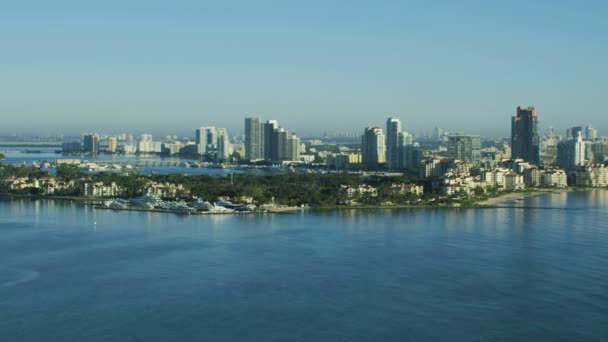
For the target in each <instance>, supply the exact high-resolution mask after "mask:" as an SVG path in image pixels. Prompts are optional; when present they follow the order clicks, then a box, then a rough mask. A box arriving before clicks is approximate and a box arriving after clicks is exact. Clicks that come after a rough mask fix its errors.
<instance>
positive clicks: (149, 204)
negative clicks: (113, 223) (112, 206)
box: [129, 191, 163, 209]
mask: <svg viewBox="0 0 608 342" xmlns="http://www.w3.org/2000/svg"><path fill="white" fill-rule="evenodd" d="M162 202H163V201H162V200H161V199H160V198H158V197H156V196H152V194H151V193H150V192H149V191H148V193H147V194H145V195H143V196H141V197H135V198H131V199H130V200H129V203H131V204H132V205H133V206H135V207H139V208H145V209H154V208H156V207H158V206H159V205H160V204H161V203H162Z"/></svg>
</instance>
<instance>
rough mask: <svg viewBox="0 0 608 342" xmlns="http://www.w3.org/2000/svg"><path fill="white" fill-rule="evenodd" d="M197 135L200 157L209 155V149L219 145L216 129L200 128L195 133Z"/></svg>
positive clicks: (211, 127)
mask: <svg viewBox="0 0 608 342" xmlns="http://www.w3.org/2000/svg"><path fill="white" fill-rule="evenodd" d="M195 135H196V137H195V138H196V141H195V142H196V146H197V151H198V154H199V155H205V154H207V151H209V147H210V146H211V147H213V145H215V144H217V135H216V133H215V127H213V126H210V127H200V128H198V129H197V130H196V132H195Z"/></svg>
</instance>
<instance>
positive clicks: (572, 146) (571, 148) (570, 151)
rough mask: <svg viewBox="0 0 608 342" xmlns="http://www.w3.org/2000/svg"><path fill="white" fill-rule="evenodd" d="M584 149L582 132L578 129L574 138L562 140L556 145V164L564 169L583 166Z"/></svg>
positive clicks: (584, 160) (584, 159) (584, 161)
mask: <svg viewBox="0 0 608 342" xmlns="http://www.w3.org/2000/svg"><path fill="white" fill-rule="evenodd" d="M585 151H586V147H585V141H584V140H583V135H582V132H580V131H578V132H577V137H576V138H575V139H569V140H566V141H562V142H560V143H559V144H558V145H557V165H559V167H561V168H563V169H566V170H572V169H574V168H576V167H577V166H583V165H585V163H586V158H585Z"/></svg>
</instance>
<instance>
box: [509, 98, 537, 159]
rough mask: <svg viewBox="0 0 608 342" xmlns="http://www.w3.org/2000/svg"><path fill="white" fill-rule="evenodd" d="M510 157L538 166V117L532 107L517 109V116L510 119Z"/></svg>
mask: <svg viewBox="0 0 608 342" xmlns="http://www.w3.org/2000/svg"><path fill="white" fill-rule="evenodd" d="M511 155H512V158H513V159H515V158H521V159H523V160H524V161H527V162H529V163H530V164H534V165H539V164H540V139H539V136H538V116H537V115H536V109H535V108H534V107H528V108H521V107H517V114H516V115H515V116H513V117H512V118H511Z"/></svg>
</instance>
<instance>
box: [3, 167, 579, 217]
mask: <svg viewBox="0 0 608 342" xmlns="http://www.w3.org/2000/svg"><path fill="white" fill-rule="evenodd" d="M54 173H55V175H50V174H49V172H48V171H45V170H43V169H41V168H39V167H34V166H24V165H10V164H1V166H0V194H3V195H8V196H28V197H42V198H55V199H69V200H77V201H82V202H86V203H90V204H92V205H95V206H97V207H100V208H108V209H116V210H121V209H122V210H145V211H163V212H178V213H188V214H194V213H202V214H210V213H214V214H215V213H217V214H227V213H258V212H286V211H291V210H296V209H301V208H316V209H353V208H358V209H370V208H440V207H446V208H455V207H456V208H469V207H495V206H497V205H499V204H500V199H505V200H513V199H517V198H523V197H525V196H532V195H538V194H543V193H546V192H548V191H549V192H555V191H567V189H566V188H565V187H536V188H528V189H522V188H519V189H514V190H513V191H507V190H505V189H504V188H503V187H500V186H486V187H481V186H480V187H478V188H475V189H474V191H472V192H469V193H467V192H465V191H463V190H461V191H454V192H451V193H447V194H446V193H445V191H443V192H440V191H438V190H436V189H433V183H432V182H429V181H417V180H415V179H413V178H412V177H411V176H408V175H404V174H403V175H390V176H387V175H378V174H357V173H346V172H342V173H339V172H327V173H298V172H281V173H277V174H267V175H259V174H250V173H243V174H230V175H224V176H212V175H186V174H168V175H159V174H138V173H123V174H117V173H104V172H101V173H93V174H90V173H85V172H83V171H82V170H80V169H78V168H77V167H74V166H73V165H67V164H59V165H57V166H56V169H55V172H54ZM514 196H515V197H514ZM497 199H498V201H497Z"/></svg>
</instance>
